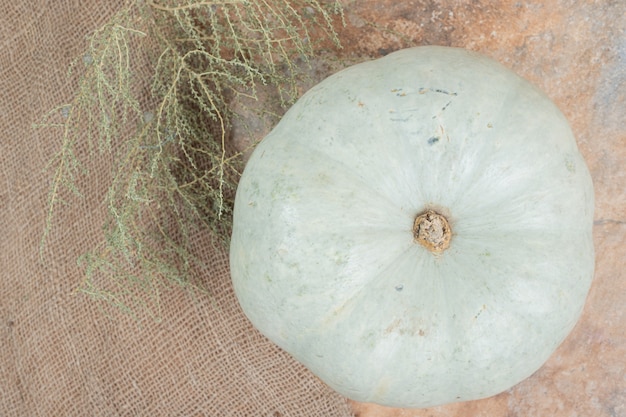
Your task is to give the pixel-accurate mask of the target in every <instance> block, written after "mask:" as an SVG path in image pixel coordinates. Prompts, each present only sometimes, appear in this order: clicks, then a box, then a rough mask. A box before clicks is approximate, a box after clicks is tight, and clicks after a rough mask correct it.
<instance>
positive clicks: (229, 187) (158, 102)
mask: <svg viewBox="0 0 626 417" xmlns="http://www.w3.org/2000/svg"><path fill="white" fill-rule="evenodd" d="M333 14H338V15H341V6H340V4H339V3H338V2H337V1H333V2H331V3H330V4H321V3H320V2H318V1H316V0H272V1H270V0H241V1H237V0H231V1H224V0H222V1H218V0H216V1H194V0H180V1H168V0H149V1H141V0H137V1H135V2H132V3H129V4H128V5H127V6H126V7H124V8H123V9H122V10H121V11H120V12H119V13H117V14H116V15H115V16H114V17H113V18H112V19H111V20H110V21H109V22H108V23H106V24H105V25H104V26H103V27H101V28H100V29H98V30H97V31H96V32H94V34H93V35H92V36H91V37H90V38H89V44H88V48H87V51H86V52H85V54H83V56H82V57H81V58H80V59H78V60H76V62H74V64H73V65H72V73H73V74H78V76H79V80H78V88H77V91H76V94H75V96H74V98H73V100H72V102H70V103H68V104H64V105H62V106H59V107H57V108H55V109H53V110H52V111H51V112H50V113H49V114H47V115H46V116H45V117H44V118H43V121H42V122H41V123H40V124H39V127H56V128H59V129H60V130H61V132H62V134H61V137H62V145H61V148H60V150H59V152H58V153H57V154H56V155H55V157H54V158H53V160H52V161H51V165H50V166H51V167H52V172H53V174H52V185H51V187H50V192H49V196H48V212H47V216H46V226H45V230H44V237H43V239H42V248H43V245H44V244H45V243H44V242H45V239H46V237H47V236H48V235H49V233H50V232H51V229H52V225H53V221H52V220H53V216H54V213H55V211H56V209H57V206H58V205H59V204H64V203H66V202H65V195H66V194H67V193H68V192H71V193H74V194H80V193H81V189H80V187H79V184H81V183H85V181H87V182H88V181H89V178H90V175H91V174H90V164H92V163H93V161H94V160H95V158H96V157H97V156H102V155H106V156H107V157H108V158H109V159H110V160H111V161H112V173H111V177H110V178H111V180H110V186H109V188H108V192H107V193H106V195H105V196H103V201H104V203H105V207H106V208H107V216H106V218H107V221H106V224H104V225H103V230H104V238H103V241H102V242H101V243H100V244H98V245H96V247H94V248H90V250H89V251H88V252H87V253H85V255H83V256H82V257H81V262H82V263H83V265H84V266H85V270H86V279H85V282H84V283H83V284H82V285H81V287H80V289H81V290H82V291H84V292H85V293H87V294H90V295H92V296H93V297H94V298H96V299H99V300H105V301H107V302H109V303H112V304H114V305H116V306H118V307H120V308H121V309H123V310H125V311H128V312H135V311H136V310H137V307H139V308H140V309H142V310H146V311H148V312H149V313H150V314H152V315H154V316H155V317H158V316H159V306H160V304H159V303H160V293H161V291H162V288H163V285H167V284H168V283H176V284H180V285H183V286H194V287H197V286H198V282H196V281H194V280H193V277H192V275H193V274H191V271H196V272H197V271H205V270H206V268H207V266H206V265H205V264H204V262H203V260H202V258H201V257H200V256H198V252H197V250H196V249H195V248H194V247H193V240H194V238H196V237H197V236H198V235H199V234H202V233H205V232H206V231H210V232H211V233H212V236H214V237H215V242H216V244H218V245H223V246H225V245H227V244H228V240H229V236H230V229H231V225H232V207H233V201H234V194H235V190H236V185H237V181H238V179H239V175H240V173H241V170H242V160H241V158H240V155H239V154H238V153H237V152H236V151H235V150H234V149H233V148H232V146H231V145H230V144H229V141H228V136H229V132H230V128H231V126H230V120H231V119H232V117H233V116H234V115H233V113H232V110H231V108H232V106H231V103H232V101H233V100H237V98H238V97H247V98H250V97H252V98H256V91H257V90H256V86H257V85H259V84H263V85H268V84H269V85H273V86H274V87H275V88H276V91H277V92H278V95H279V97H280V100H281V102H282V103H288V102H289V101H290V100H293V99H295V98H296V96H297V82H298V77H299V65H300V63H301V62H306V61H307V60H308V59H309V58H310V57H311V56H312V55H313V53H314V42H313V40H312V39H311V38H312V37H318V38H319V37H320V36H324V37H326V39H330V40H332V41H333V42H335V43H336V44H338V39H337V34H336V33H335V32H334V30H333V22H332V16H333ZM312 31H315V34H313V33H312ZM146 62H147V63H148V65H147V72H146V66H145V63H146ZM142 65H143V66H142ZM142 74H144V75H142ZM145 74H147V76H146V75H145ZM146 92H148V93H146ZM85 155H86V156H85Z"/></svg>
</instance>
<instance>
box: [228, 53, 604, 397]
mask: <svg viewBox="0 0 626 417" xmlns="http://www.w3.org/2000/svg"><path fill="white" fill-rule="evenodd" d="M429 210H430V211H432V212H435V213H438V214H440V215H441V216H443V217H445V219H447V221H448V223H449V228H450V232H451V233H450V240H449V242H448V243H449V246H448V247H447V248H445V249H443V250H438V251H433V250H431V249H432V248H431V249H429V248H428V247H426V246H424V245H423V244H419V243H418V242H417V241H416V239H415V237H414V230H413V227H414V222H416V218H417V216H418V215H420V214H423V213H425V212H427V211H429ZM592 225H593V186H592V182H591V177H590V175H589V171H588V169H587V167H586V165H585V163H584V161H583V159H582V157H581V155H580V154H579V152H578V149H577V146H576V141H575V139H574V136H573V134H572V132H571V129H570V127H569V125H568V123H567V121H566V119H565V117H564V116H563V115H562V113H561V112H560V111H559V110H558V109H557V107H556V106H555V105H554V104H553V103H552V102H551V101H550V100H549V99H548V98H547V97H546V96H545V95H544V94H543V93H541V92H540V91H538V90H537V89H536V88H534V87H533V86H532V85H531V84H529V83H528V82H527V81H525V80H524V79H522V78H520V77H519V76H517V75H515V74H514V73H512V72H511V71H509V70H508V69H506V68H505V67H503V66H501V65H500V64H498V63H496V62H494V61H493V60H491V59H488V58H486V57H484V56H482V55H479V54H477V53H474V52H470V51H467V50H463V49H457V48H448V47H434V46H429V47H418V48H411V49H405V50H401V51H399V52H395V53H392V54H390V55H388V56H386V57H384V58H381V59H378V60H375V61H370V62H366V63H362V64H358V65H355V66H352V67H350V68H347V69H345V70H343V71H341V72H339V73H337V74H335V75H333V76H331V77H329V78H327V79H326V80H324V81H323V82H321V83H320V84H318V85H317V86H316V87H314V88H312V89H311V90H310V91H308V92H307V93H306V94H305V95H304V96H303V97H302V98H301V99H300V100H299V101H298V102H297V103H296V104H295V105H294V106H293V107H292V108H291V109H290V110H289V111H288V112H287V114H286V115H285V116H284V117H283V119H282V120H281V122H280V123H279V124H278V125H277V126H276V127H275V129H274V130H273V131H272V132H271V133H270V134H269V135H268V136H267V137H266V138H265V139H264V140H263V141H262V142H261V143H260V144H259V145H258V147H257V148H256V149H255V151H254V152H253V155H252V156H251V158H250V160H249V162H248V164H247V166H246V168H245V170H244V173H243V176H242V178H241V181H240V184H239V187H238V190H237V195H236V200H235V211H234V225H233V234H232V240H231V247H230V266H231V273H232V280H233V285H234V289H235V292H236V295H237V298H238V300H239V303H240V305H241V307H242V309H243V311H244V312H245V314H246V315H247V317H248V318H249V319H250V321H251V322H252V323H253V325H254V326H255V327H256V328H257V329H259V330H260V331H261V332H262V333H263V334H264V335H265V336H267V337H268V338H269V339H270V340H272V341H273V342H274V343H276V344H277V345H279V346H280V347H281V348H283V349H284V350H285V351H287V352H289V353H290V354H291V355H292V356H293V357H295V359H297V360H298V361H300V362H301V363H303V364H304V365H305V366H306V367H308V368H309V369H310V370H311V371H312V372H313V373H314V374H316V375H317V376H318V377H319V378H320V379H322V380H323V381H325V382H326V383H327V384H328V385H330V386H331V387H332V388H334V389H335V390H336V391H338V392H339V393H341V394H343V395H345V396H347V397H349V398H351V399H354V400H357V401H363V402H374V403H378V404H382V405H387V406H397V407H429V406H433V405H439V404H445V403H450V402H457V401H465V400H472V399H478V398H484V397H488V396H492V395H495V394H497V393H499V392H502V391H504V390H506V389H508V388H510V387H511V386H513V385H515V384H517V383H518V382H520V381H522V380H523V379H524V378H526V377H528V376H530V375H531V374H532V373H533V372H535V371H536V370H537V369H538V368H539V367H540V366H541V365H542V364H543V363H544V362H545V361H546V360H547V359H548V357H549V356H550V355H551V354H552V353H553V352H554V350H555V349H556V348H557V346H558V345H559V344H560V343H561V342H562V341H563V340H564V338H565V337H566V336H567V334H568V333H569V332H570V331H571V329H572V328H573V326H574V324H575V323H576V321H577V319H578V317H579V315H580V313H581V310H582V308H583V305H584V302H585V298H586V295H587V292H588V290H589V286H590V284H591V280H592V277H593V270H594V250H593V242H592V234H591V231H592Z"/></svg>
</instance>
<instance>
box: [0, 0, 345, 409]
mask: <svg viewBox="0 0 626 417" xmlns="http://www.w3.org/2000/svg"><path fill="white" fill-rule="evenodd" d="M120 3H121V2H120V1H109V2H95V1H94V2H73V1H58V2H48V1H42V0H40V1H35V0H29V1H17V2H13V1H2V4H1V5H0V127H1V129H2V130H1V133H0V138H1V139H0V237H1V239H0V416H2V417H9V416H28V417H30V416H272V417H278V416H307V417H309V416H348V415H351V413H350V410H349V407H348V405H347V403H346V400H345V399H343V398H341V397H340V396H338V395H337V394H335V393H333V392H332V391H331V390H330V389H328V388H327V387H326V386H324V385H323V384H322V383H321V382H319V381H318V380H316V379H315V378H314V377H313V376H312V375H311V374H309V373H308V372H306V371H305V369H304V368H303V367H302V366H300V365H298V364H297V363H295V362H294V361H293V360H292V359H291V358H290V357H289V356H288V355H286V354H285V353H284V352H282V351H280V350H279V349H278V348H276V347H275V346H274V345H273V344H272V343H270V342H269V341H267V340H266V339H264V338H263V337H262V336H261V335H260V334H259V333H258V332H256V331H255V330H254V329H253V328H252V327H251V325H250V323H249V322H248V321H247V320H246V319H245V317H244V315H243V313H242V312H241V311H240V309H239V307H238V304H237V302H236V300H235V297H234V294H233V291H232V288H231V284H230V278H229V272H228V257H227V254H226V253H225V252H223V251H216V250H215V249H213V245H211V244H210V239H209V237H208V236H199V237H197V238H196V239H195V241H194V242H195V246H196V247H195V250H196V252H197V253H198V254H200V256H202V257H203V259H204V260H205V261H206V262H207V264H208V265H209V268H208V270H207V271H203V272H202V276H201V280H202V281H203V282H204V284H205V285H206V288H207V289H208V293H209V294H208V295H200V296H199V295H197V294H196V295H192V294H190V292H189V291H186V290H183V289H176V288H174V289H172V290H171V291H166V292H164V293H162V294H161V297H162V299H161V303H160V304H161V306H162V311H161V314H160V316H161V317H162V321H161V322H157V321H155V320H151V319H147V320H142V319H139V320H138V319H136V318H133V317H130V316H128V315H124V314H122V313H120V312H119V311H118V310H116V309H115V308H114V307H111V306H107V304H102V303H95V302H93V300H91V299H90V298H88V297H87V296H85V295H84V294H81V293H77V292H76V291H75V290H76V288H77V287H78V286H80V284H81V281H82V279H83V278H84V271H83V270H82V269H81V268H80V267H78V266H77V262H76V260H77V257H78V256H79V255H80V254H81V253H82V252H84V251H85V249H86V248H89V247H91V246H93V244H94V243H95V242H96V241H97V240H98V239H102V235H101V234H100V233H101V232H100V228H101V225H102V220H103V214H104V213H105V212H106V210H103V209H102V207H101V206H100V204H101V201H102V196H103V193H104V192H105V190H106V188H105V187H106V179H107V172H108V171H107V169H108V168H107V167H106V164H105V163H104V162H103V163H102V165H101V166H100V169H99V168H98V164H96V167H95V168H92V172H90V175H89V178H90V182H89V184H88V186H87V187H86V188H85V187H83V188H82V191H83V193H84V197H83V198H79V199H77V200H74V201H73V202H72V204H70V205H68V206H67V207H63V208H61V209H60V210H59V211H58V213H57V216H56V217H55V221H54V225H53V230H52V232H51V233H50V238H49V240H48V241H47V244H46V247H45V250H44V253H43V257H40V255H39V253H38V251H39V249H38V247H39V242H40V239H41V237H42V231H43V227H44V219H45V211H46V204H47V203H46V199H47V193H48V189H49V186H50V178H51V173H50V172H45V171H44V168H45V166H46V164H47V163H48V162H49V160H50V157H51V155H52V153H53V152H55V151H58V149H59V146H60V139H59V135H58V132H56V131H54V130H50V129H43V130H36V129H33V127H32V124H33V123H34V122H37V121H38V119H39V118H40V117H41V115H43V114H44V113H46V112H47V111H48V110H49V109H51V108H53V107H54V106H56V105H59V104H61V103H64V102H67V101H68V100H69V98H70V96H71V93H72V92H73V88H75V85H72V84H71V82H69V81H68V78H67V77H66V72H67V68H68V65H69V64H70V61H71V60H72V59H73V58H75V57H76V56H79V55H80V53H81V51H83V50H84V49H85V46H86V40H85V36H86V35H88V34H90V33H91V32H92V31H94V30H95V29H96V28H98V27H99V26H101V25H102V24H103V23H104V22H105V21H106V19H107V17H109V16H110V15H111V14H112V13H114V12H116V11H117V10H118V9H119V6H120ZM82 185H85V184H82Z"/></svg>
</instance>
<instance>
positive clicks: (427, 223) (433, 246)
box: [413, 210, 452, 253]
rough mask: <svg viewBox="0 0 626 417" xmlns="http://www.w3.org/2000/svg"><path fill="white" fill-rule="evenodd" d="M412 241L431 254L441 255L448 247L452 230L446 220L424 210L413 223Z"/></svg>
mask: <svg viewBox="0 0 626 417" xmlns="http://www.w3.org/2000/svg"><path fill="white" fill-rule="evenodd" d="M413 239H414V241H415V242H417V243H419V244H420V245H422V246H424V247H425V248H426V249H428V250H429V251H431V252H433V253H441V252H443V251H445V250H446V249H448V247H450V239H452V230H451V229H450V224H449V223H448V220H447V219H446V218H445V217H444V216H443V215H441V214H439V213H437V212H436V211H434V210H426V211H425V212H424V213H422V214H420V215H418V216H417V217H416V218H415V222H414V223H413Z"/></svg>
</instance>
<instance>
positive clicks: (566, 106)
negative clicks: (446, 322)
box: [340, 0, 626, 417]
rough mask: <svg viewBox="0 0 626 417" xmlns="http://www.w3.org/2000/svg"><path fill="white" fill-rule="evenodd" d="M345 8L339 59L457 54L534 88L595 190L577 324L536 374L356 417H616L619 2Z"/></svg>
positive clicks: (625, 306)
mask: <svg viewBox="0 0 626 417" xmlns="http://www.w3.org/2000/svg"><path fill="white" fill-rule="evenodd" d="M344 4H345V6H346V14H345V17H346V22H347V26H346V27H345V28H344V29H342V30H341V34H340V35H341V39H342V42H343V44H344V50H343V51H342V52H341V55H343V56H344V57H346V58H348V57H350V58H354V57H359V58H361V57H363V58H364V57H370V58H376V57H379V56H381V55H385V54H387V53H389V52H391V51H394V50H397V49H400V48H403V47H408V46H413V45H427V44H437V45H448V46H459V47H465V48H468V49H472V50H476V51H479V52H482V53H484V54H486V55H488V56H491V57H492V58H494V59H496V60H498V61H500V62H501V63H503V64H504V65H506V66H507V67H509V68H511V69H513V70H514V71H516V72H517V73H519V74H520V75H522V76H524V77H526V78H527V79H529V80H530V81H531V82H533V83H534V84H536V85H537V86H538V87H540V88H541V89H542V90H544V91H545V92H546V93H547V95H548V96H549V97H551V98H552V99H553V100H554V101H555V102H556V104H557V105H558V106H559V107H560V108H561V110H562V111H563V112H564V113H565V115H566V116H567V118H568V119H569V121H570V123H571V125H572V129H573V130H574V133H575V135H576V137H577V139H578V144H579V148H580V150H581V152H582V154H583V156H584V157H585V159H586V161H587V163H588V166H589V169H590V171H591V173H592V176H593V181H594V186H595V192H596V211H595V226H594V239H595V245H596V253H597V257H596V273H595V278H594V283H593V286H592V289H591V291H590V294H589V297H588V301H587V305H586V307H585V310H584V312H583V315H582V317H581V319H580V321H579V323H578V324H577V326H576V328H575V329H574V331H573V332H572V333H571V335H570V336H569V337H568V338H567V339H566V341H565V342H564V343H563V344H562V345H561V346H560V347H559V349H558V350H557V351H556V352H555V353H554V355H553V356H552V357H551V358H550V360H549V361H548V362H547V363H546V364H545V366H544V367H542V368H541V369H540V370H539V371H537V372H536V373H535V374H534V375H533V376H531V377H530V378H528V379H527V380H525V381H523V382H522V383H520V384H518V385H517V386H515V387H513V388H512V389H511V390H509V391H507V392H504V393H502V394H500V395H497V396H495V397H492V398H488V399H484V400H478V401H472V402H466V403H459V404H451V405H446V406H440V407H434V408H431V409H425V410H408V409H404V410H403V409H392V408H386V407H380V406H377V405H373V404H362V403H354V402H353V403H352V406H353V409H354V412H355V415H356V416H358V417H370V416H371V417H374V416H377V417H408V416H411V417H443V416H450V417H452V416H472V417H480V416H485V417H486V416H508V417H513V416H556V417H558V416H598V417H604V416H607V417H609V416H611V417H615V416H626V376H625V375H626V360H625V359H624V358H626V272H624V271H625V270H626V268H625V267H626V174H625V173H624V172H625V170H624V167H625V166H626V127H625V125H624V123H623V121H624V120H625V119H626V33H625V30H626V3H624V2H623V1H620V0H616V1H610V0H601V1H591V0H556V1H548V2H545V1H544V2H539V1H530V2H526V1H524V2H522V1H510V0H509V1H495V2H491V1H487V0H478V1H472V2H457V1H402V2H399V1H397V0H386V1H381V0H376V1H374V0H362V1H357V0H353V1H345V2H344ZM357 60H359V59H357Z"/></svg>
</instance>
